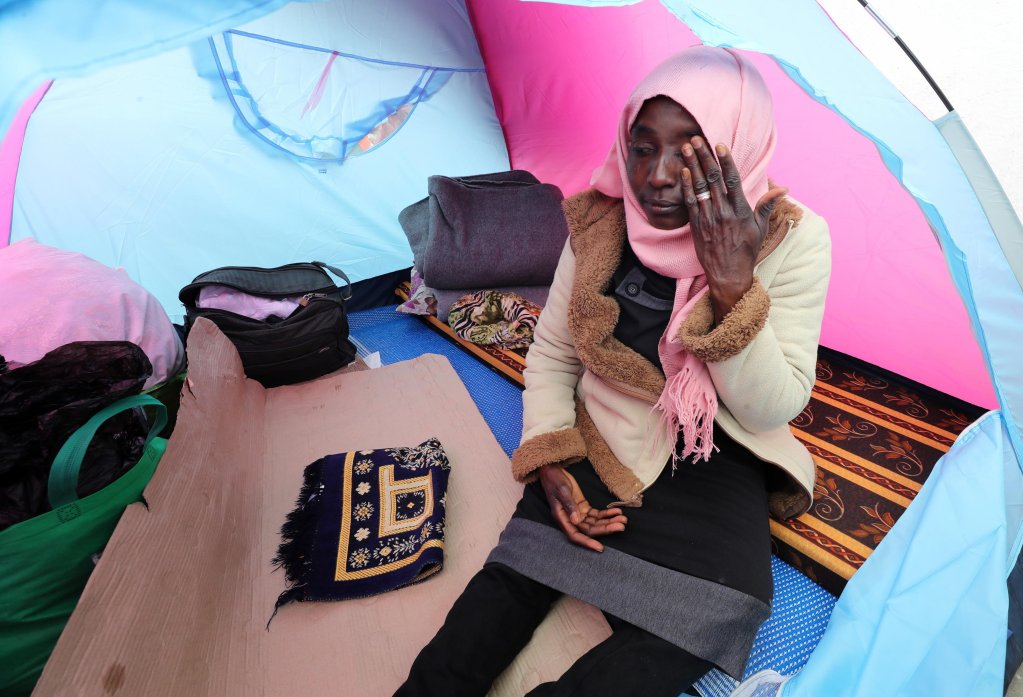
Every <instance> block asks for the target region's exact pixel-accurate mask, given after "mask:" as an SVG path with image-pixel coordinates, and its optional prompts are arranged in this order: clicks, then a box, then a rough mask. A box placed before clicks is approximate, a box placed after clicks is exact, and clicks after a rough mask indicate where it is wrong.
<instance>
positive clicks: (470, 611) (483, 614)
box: [394, 564, 713, 697]
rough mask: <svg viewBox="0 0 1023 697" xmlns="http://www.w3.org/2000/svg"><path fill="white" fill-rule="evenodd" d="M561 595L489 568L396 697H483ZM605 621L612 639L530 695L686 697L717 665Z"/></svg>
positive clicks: (463, 597)
mask: <svg viewBox="0 0 1023 697" xmlns="http://www.w3.org/2000/svg"><path fill="white" fill-rule="evenodd" d="M560 595H561V593H560V592H559V591H556V590H554V589H553V588H548V587H547V586H545V585H543V584H541V583H538V582H537V581H533V580H532V579H529V578H526V577H525V576H523V575H522V574H519V573H518V572H516V571H514V570H512V569H510V568H508V567H506V566H504V565H502V564H488V565H487V566H485V567H484V568H483V570H482V571H480V572H479V573H478V574H476V575H475V576H473V577H472V579H471V580H470V581H469V584H468V585H467V586H466V587H465V591H463V592H462V595H461V596H459V597H458V600H456V601H455V604H454V606H452V608H451V611H450V612H449V613H448V616H447V618H446V619H445V620H444V625H443V626H442V627H441V628H440V631H438V632H437V635H436V636H435V637H434V638H433V639H432V640H431V641H430V643H429V644H427V645H426V647H425V648H424V649H423V650H422V651H421V652H420V653H419V656H418V657H417V658H416V660H415V662H414V663H413V664H412V670H411V671H410V672H409V677H408V680H407V681H406V682H405V684H404V685H402V686H401V687H400V688H398V691H397V692H396V693H395V695H394V697H473V696H475V695H479V696H480V697H483V695H486V694H487V691H488V690H489V689H490V686H491V685H492V684H493V682H494V680H496V679H497V677H498V675H500V674H501V671H503V670H504V669H505V668H506V667H507V666H508V665H509V664H510V663H511V662H512V660H513V659H514V658H515V656H516V655H518V653H519V651H521V650H522V649H523V648H524V647H525V646H526V644H527V643H528V642H529V639H530V637H532V636H533V630H534V629H536V627H537V626H538V625H539V624H540V622H541V621H542V620H543V618H544V617H545V616H546V615H547V612H548V610H550V607H551V604H552V603H553V602H554V601H555V600H557V598H558V597H559V596H560ZM605 617H606V618H607V620H608V622H609V624H610V625H611V629H612V634H611V636H610V637H608V638H607V639H605V640H604V641H602V642H601V643H600V644H598V645H597V646H595V647H593V648H592V649H591V650H590V651H588V652H587V653H586V654H584V655H583V656H582V657H580V658H579V660H577V661H576V662H575V663H574V664H573V665H572V667H571V668H569V669H568V671H566V672H565V674H564V675H562V676H561V678H560V679H558V680H557V681H556V682H548V683H543V684H542V685H538V686H537V687H536V688H535V689H534V690H532V691H530V692H529V697H568V696H569V695H577V696H579V697H583V696H585V697H601V696H602V695H615V696H616V697H628V696H629V695H643V696H644V697H659V696H661V695H663V696H664V697H678V695H679V694H680V693H681V692H682V691H683V690H685V689H686V688H688V687H689V686H690V685H692V683H693V682H694V681H695V680H697V679H699V678H700V676H702V675H703V674H704V673H706V672H707V671H708V670H710V669H711V668H712V667H713V666H712V665H711V664H710V663H709V662H707V661H704V660H703V659H700V658H697V657H696V656H693V655H692V654H690V653H687V652H686V651H683V650H682V649H680V648H679V647H677V646H675V645H674V644H672V643H670V642H667V641H665V640H664V639H661V638H659V637H656V636H654V635H653V634H650V633H649V632H647V631H644V630H642V629H640V628H639V627H635V626H633V625H631V624H628V623H627V622H623V621H622V620H620V619H618V618H616V617H612V616H610V615H607V614H606V613H605Z"/></svg>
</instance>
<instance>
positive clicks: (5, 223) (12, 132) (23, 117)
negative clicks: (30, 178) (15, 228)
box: [0, 82, 51, 249]
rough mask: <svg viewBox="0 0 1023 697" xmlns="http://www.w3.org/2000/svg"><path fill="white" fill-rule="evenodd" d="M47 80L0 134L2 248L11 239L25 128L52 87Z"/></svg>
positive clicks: (0, 241) (0, 244) (0, 224)
mask: <svg viewBox="0 0 1023 697" xmlns="http://www.w3.org/2000/svg"><path fill="white" fill-rule="evenodd" d="M50 84H51V83H49V82H47V83H46V84H45V85H42V86H41V87H39V89H37V90H36V91H35V92H33V93H32V96H30V97H29V98H28V99H26V100H25V103H24V104H22V105H21V109H19V110H18V113H17V115H15V117H14V122H13V123H11V127H10V128H9V129H8V130H7V133H6V134H0V136H2V138H0V249H2V248H4V247H6V246H7V245H8V244H9V243H10V241H11V214H12V212H13V206H14V180H15V179H16V178H17V176H18V162H19V161H20V160H21V144H22V142H23V141H24V140H25V128H26V127H27V126H28V118H29V116H31V115H32V112H33V111H34V110H35V108H36V105H37V104H38V103H39V100H40V99H42V98H43V95H44V94H46V90H48V89H50Z"/></svg>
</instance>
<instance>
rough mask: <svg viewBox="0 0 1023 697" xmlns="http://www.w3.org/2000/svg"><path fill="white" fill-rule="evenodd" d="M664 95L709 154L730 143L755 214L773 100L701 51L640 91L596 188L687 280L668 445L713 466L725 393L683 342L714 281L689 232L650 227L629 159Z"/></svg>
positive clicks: (654, 263)
mask: <svg viewBox="0 0 1023 697" xmlns="http://www.w3.org/2000/svg"><path fill="white" fill-rule="evenodd" d="M658 95H664V96H666V97H669V98H670V99H672V100H674V101H675V102H677V103H678V104H681V105H682V106H683V107H685V109H686V110H688V111H689V113H690V114H692V115H693V117H694V118H695V119H696V121H697V123H699V124H700V128H701V129H702V130H703V133H704V135H705V136H706V140H707V142H708V144H709V145H710V147H714V145H716V144H717V143H724V144H725V145H727V146H728V148H729V150H730V151H731V153H732V159H733V160H734V161H735V165H736V167H737V168H738V169H739V175H740V176H741V177H742V188H743V192H744V193H745V194H746V199H747V200H748V201H749V204H750V206H755V205H756V203H757V201H758V200H759V199H760V197H761V196H763V195H764V194H765V193H767V190H768V184H767V165H768V163H769V162H770V160H771V155H772V154H773V153H774V147H775V142H776V140H777V136H776V132H775V128H774V117H773V114H772V109H771V94H770V92H768V90H767V85H766V84H764V80H763V78H762V77H761V76H760V73H758V72H757V70H756V68H754V67H753V64H752V63H750V62H749V60H748V59H746V58H745V57H743V56H742V55H741V54H739V53H737V52H735V51H732V50H730V49H723V48H712V47H709V46H697V47H693V48H689V49H686V50H685V51H682V52H681V53H679V54H677V55H675V56H672V57H671V58H669V59H668V60H666V61H664V62H663V63H661V64H660V65H659V66H657V67H656V68H654V70H653V72H651V73H650V74H649V75H648V76H647V77H646V78H645V79H644V80H643V81H642V82H640V83H639V85H638V86H637V87H636V89H635V90H634V91H633V93H632V95H631V96H630V97H629V100H628V102H626V104H625V109H624V110H623V111H622V116H621V120H620V121H619V123H618V138H617V140H616V142H615V144H614V146H613V147H612V148H611V152H610V154H609V155H608V158H607V161H606V162H605V163H604V164H603V165H601V166H600V167H599V168H597V170H596V171H594V173H593V178H592V179H591V182H590V183H591V184H592V185H593V186H594V187H596V189H597V190H598V191H600V192H601V193H603V194H606V195H607V196H612V197H615V198H622V199H624V202H625V221H626V225H627V227H628V235H629V244H630V245H631V246H632V249H633V251H634V252H635V253H636V256H637V257H639V260H640V261H642V262H643V264H644V265H645V266H646V267H647V268H649V269H652V270H654V271H656V272H657V273H659V274H661V275H663V276H668V277H670V278H676V279H678V283H677V285H676V286H675V306H674V309H673V310H672V314H671V320H670V321H669V322H668V328H667V330H666V331H665V333H664V336H662V337H661V341H660V344H659V345H658V354H659V356H660V359H661V364H662V366H663V368H664V374H665V378H666V381H665V386H664V391H663V392H662V393H661V397H660V399H659V400H658V402H657V406H656V408H658V409H660V410H661V415H662V420H663V422H664V426H665V429H666V432H667V435H668V436H669V437H670V438H671V439H672V440H675V439H676V438H677V437H678V433H679V431H681V432H682V439H683V446H684V447H683V450H682V453H681V457H683V458H686V457H689V456H690V455H693V456H694V458H693V461H694V462H695V461H698V460H699V459H700V458H703V459H704V460H707V459H709V458H710V454H711V452H712V451H713V449H714V416H715V414H716V413H717V404H718V403H717V392H716V390H715V389H714V383H713V381H712V380H711V377H710V373H709V372H708V370H707V366H706V365H705V364H704V363H703V362H702V361H701V360H700V359H698V358H696V357H695V356H693V355H692V354H690V353H689V352H688V351H686V350H685V347H683V346H682V344H681V343H680V342H679V341H678V339H677V337H678V332H679V329H680V328H681V326H682V322H683V321H684V320H685V318H686V317H687V316H688V315H689V313H690V311H691V310H692V308H693V306H694V305H695V304H696V303H697V301H698V300H700V298H702V297H703V296H704V295H705V294H706V292H707V279H706V275H705V274H704V271H703V267H702V266H701V265H700V261H699V259H698V258H697V256H696V248H695V246H694V244H693V237H692V233H691V231H690V229H689V225H688V224H687V225H685V226H683V227H681V228H679V229H677V230H659V229H657V228H655V227H654V226H653V225H651V224H650V223H649V222H648V221H647V219H646V215H645V214H644V213H643V209H642V208H640V206H639V203H638V202H637V201H636V197H635V195H634V194H633V192H632V188H631V187H630V186H629V178H628V172H627V170H626V165H625V163H626V158H627V156H628V145H629V129H630V128H631V127H632V124H633V122H634V121H635V120H636V116H637V115H638V114H639V110H640V109H641V108H642V106H643V103H644V102H645V101H646V100H648V99H650V98H652V97H656V96H658Z"/></svg>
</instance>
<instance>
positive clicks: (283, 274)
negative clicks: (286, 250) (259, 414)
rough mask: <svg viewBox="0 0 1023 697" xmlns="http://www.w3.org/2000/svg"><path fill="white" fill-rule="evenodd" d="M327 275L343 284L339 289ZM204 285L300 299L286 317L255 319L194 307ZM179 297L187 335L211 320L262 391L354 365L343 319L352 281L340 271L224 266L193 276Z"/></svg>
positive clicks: (310, 266) (309, 266)
mask: <svg viewBox="0 0 1023 697" xmlns="http://www.w3.org/2000/svg"><path fill="white" fill-rule="evenodd" d="M328 270H329V271H330V272H331V273H333V274H334V275H335V276H337V277H338V278H341V279H343V280H344V282H345V284H346V285H345V286H344V287H342V288H339V287H338V286H337V285H336V284H335V283H334V281H333V280H332V279H331V277H330V275H328V274H327V271H328ZM206 286H227V287H230V288H234V289H235V290H239V291H242V292H243V293H247V294H249V295H255V296H260V297H265V298H286V297H294V296H302V299H301V300H300V301H299V307H298V309H296V310H295V311H294V312H292V313H291V314H290V315H289V316H288V317H285V318H283V319H282V318H278V317H276V316H270V317H269V318H267V319H265V320H259V319H253V318H251V317H246V316H244V315H240V314H237V313H234V312H230V311H228V310H220V309H213V308H202V307H198V306H197V304H196V303H197V301H198V299H199V293H200V292H201V291H202V289H203V288H204V287H206ZM178 298H179V299H180V300H181V302H182V303H183V304H184V306H185V331H186V332H188V331H189V330H191V328H192V325H193V324H194V323H195V320H196V318H198V317H206V318H207V319H210V320H212V321H213V323H214V324H216V325H217V326H218V327H220V330H221V331H222V332H224V334H225V335H226V336H227V338H229V339H230V340H231V341H232V342H233V343H234V345H235V347H236V348H237V349H238V355H239V356H241V359H242V365H243V366H244V367H245V374H246V375H247V376H248V377H250V378H252V379H253V380H258V381H259V382H260V383H262V384H263V386H265V387H277V386H278V385H290V384H293V383H296V382H302V381H304V380H312V379H313V378H317V377H320V376H321V375H326V374H327V373H330V372H333V371H335V370H337V369H338V368H342V367H344V366H346V365H348V364H349V363H351V362H352V361H353V360H355V346H354V344H352V342H351V341H350V340H349V338H348V317H347V315H346V314H345V302H346V301H347V300H349V299H350V298H351V282H350V281H349V280H348V276H346V275H345V273H344V272H343V271H341V270H340V269H338V268H335V267H333V266H330V265H328V264H324V263H323V262H321V261H316V262H312V263H300V264H286V265H284V266H279V267H277V268H274V269H264V268H259V267H254V266H224V267H221V268H219V269H213V270H212V271H207V272H206V273H203V274H199V275H198V276H196V278H195V280H193V281H192V282H191V283H189V284H188V285H187V286H185V287H184V288H182V289H181V292H180V293H179V294H178Z"/></svg>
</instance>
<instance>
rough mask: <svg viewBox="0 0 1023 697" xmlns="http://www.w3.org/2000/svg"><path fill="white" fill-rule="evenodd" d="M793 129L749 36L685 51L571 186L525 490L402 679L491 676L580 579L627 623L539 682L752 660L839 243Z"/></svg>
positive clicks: (562, 685) (658, 72)
mask: <svg viewBox="0 0 1023 697" xmlns="http://www.w3.org/2000/svg"><path fill="white" fill-rule="evenodd" d="M775 140H776V137H775V128H774V122H773V117H772V108H771V97H770V94H769V93H768V91H767V88H766V86H765V84H764V82H763V79H762V78H761V76H760V75H759V73H757V71H756V69H755V68H754V67H753V66H752V64H751V63H750V62H749V61H748V60H747V59H745V58H744V57H743V56H741V55H740V54H738V53H735V52H733V51H730V50H725V49H714V48H708V47H698V48H693V49H690V50H687V51H684V52H682V53H680V54H678V55H676V56H674V57H673V58H671V59H669V60H667V61H666V62H664V63H663V64H661V65H660V66H659V67H657V68H656V69H655V70H654V71H653V72H652V73H651V74H650V75H649V76H648V77H647V78H646V79H644V80H643V81H642V82H641V83H640V84H639V86H638V87H637V88H636V89H635V91H634V92H633V94H632V96H631V97H630V98H629V100H628V103H627V104H626V106H625V109H624V111H623V113H622V116H621V120H620V123H619V129H618V134H617V140H616V142H615V144H614V147H613V148H612V150H611V154H610V156H609V157H608V159H607V162H606V163H605V164H604V165H603V166H602V167H600V168H599V169H598V170H597V171H596V172H595V174H594V178H593V184H594V188H593V189H591V190H589V191H586V192H583V193H581V194H579V195H577V196H575V197H573V198H570V199H568V200H567V201H566V202H565V212H566V215H567V218H568V223H569V229H570V232H571V235H570V240H569V244H568V245H567V246H566V248H565V251H564V253H563V255H562V258H561V261H560V264H559V266H558V271H557V275H556V277H555V279H554V284H553V286H552V288H551V294H550V299H549V301H548V304H547V307H546V308H545V310H544V312H543V314H542V315H541V318H540V322H539V324H538V326H537V328H536V333H535V343H534V344H533V346H532V348H531V349H530V352H529V355H528V357H527V360H526V366H527V367H526V371H525V377H526V391H525V394H524V428H523V440H522V444H521V446H520V447H519V448H518V450H517V451H516V452H515V454H514V456H513V458H512V463H513V470H514V474H515V476H516V477H517V478H518V479H520V480H522V481H524V482H528V484H527V486H526V488H525V492H524V494H523V497H522V500H521V501H520V502H519V505H518V508H517V509H516V511H515V514H514V516H513V518H512V520H511V521H510V522H509V523H508V526H507V527H506V528H505V530H504V532H503V533H502V535H501V539H500V542H499V544H498V546H497V547H496V548H495V549H494V550H493V552H492V553H491V555H490V557H489V558H488V560H487V563H486V565H485V566H484V568H483V570H482V571H480V572H479V573H478V574H477V575H476V576H475V577H473V579H472V580H471V581H470V582H469V584H468V586H467V587H466V589H465V591H464V592H463V594H462V595H461V597H459V599H458V600H457V601H456V602H455V605H454V607H453V608H452V609H451V611H450V613H449V614H448V616H447V619H446V621H445V623H444V625H443V627H442V628H441V629H440V631H439V632H438V633H437V635H436V637H435V638H434V639H433V640H432V641H431V642H430V643H429V644H428V645H427V646H426V647H425V648H424V649H423V651H422V652H421V653H420V655H419V657H418V658H417V659H416V661H415V663H414V664H413V666H412V670H411V673H410V675H409V678H408V681H407V682H406V683H405V685H404V686H403V687H402V688H400V689H399V690H398V693H397V694H398V695H403V696H404V695H484V694H486V692H487V691H488V690H489V688H490V686H491V684H492V682H493V681H494V680H495V679H496V678H497V676H498V675H499V674H500V673H501V671H502V670H503V669H504V668H505V667H506V666H508V665H509V664H510V662H511V661H512V660H513V659H514V658H515V656H516V654H517V653H518V652H519V651H520V650H521V649H522V648H523V647H524V646H525V645H526V643H527V642H528V641H529V639H530V636H531V635H532V633H533V630H534V629H535V628H536V627H537V625H538V624H539V623H540V622H541V621H542V620H543V618H544V616H545V615H546V614H547V612H548V610H549V609H550V607H551V604H552V603H553V602H554V601H555V600H556V599H557V598H558V597H559V596H560V595H562V594H569V595H573V596H575V597H577V598H581V599H582V600H584V601H586V602H589V603H591V604H593V605H595V606H597V607H598V608H600V609H601V610H603V611H604V614H605V616H606V617H607V620H608V622H609V624H610V625H611V629H612V633H611V636H610V637H609V638H608V639H606V640H605V641H604V642H602V643H601V644H599V645H598V646H596V647H595V648H593V649H592V650H590V651H589V652H588V653H586V654H585V655H583V656H582V657H581V658H580V659H579V660H578V661H577V662H576V663H575V664H574V665H573V666H572V667H571V668H570V669H569V670H568V671H567V672H566V673H565V674H564V675H563V676H562V677H561V678H560V679H559V680H558V681H557V682H552V683H545V684H543V685H541V686H539V687H537V688H536V689H535V690H534V691H532V692H530V695H568V694H573V695H575V694H579V695H610V694H615V695H646V696H654V695H670V696H672V697H674V696H675V695H678V694H679V693H680V692H681V691H683V690H684V689H686V688H687V687H688V686H689V685H691V684H692V683H693V682H694V681H695V680H697V679H698V678H699V677H700V676H702V675H703V674H704V673H705V672H706V671H708V670H709V669H710V668H712V667H715V666H717V667H719V668H721V669H723V670H724V671H725V672H727V673H729V674H730V675H732V676H734V677H739V676H740V675H741V673H742V671H743V668H744V666H745V664H746V661H747V660H748V658H749V652H750V649H751V646H752V643H753V638H754V634H755V633H756V631H757V628H758V627H759V626H760V624H761V623H762V622H763V621H764V620H765V619H766V618H767V617H768V616H769V614H770V603H771V597H772V592H773V585H772V579H771V565H770V563H771V549H770V536H769V531H768V515H769V512H770V513H771V514H774V515H776V516H778V517H783V518H784V517H789V516H794V515H798V514H800V513H802V512H804V511H805V510H806V509H807V508H808V507H809V505H810V503H811V500H812V491H813V484H814V465H813V461H812V460H811V458H810V455H809V453H808V452H807V451H806V449H805V448H803V447H802V446H801V445H800V444H799V443H798V441H796V440H795V438H794V437H793V436H792V434H791V433H790V432H789V430H788V422H789V420H790V419H792V418H794V417H795V416H796V415H797V414H799V412H800V411H801V410H802V409H803V407H804V406H805V405H806V403H807V401H808V400H809V398H810V390H811V387H812V386H813V382H814V371H815V363H816V353H817V342H818V338H819V335H820V326H821V318H822V316H823V311H824V296H825V292H826V289H827V284H828V277H829V273H830V265H831V264H830V241H829V237H828V232H827V226H826V224H825V223H824V221H823V220H822V219H821V218H820V217H818V216H817V215H815V214H813V213H812V212H810V211H809V210H806V209H804V208H802V207H800V206H799V205H797V204H796V203H794V202H793V201H791V200H789V199H786V198H785V197H784V194H785V191H784V190H783V189H779V188H777V187H773V186H772V185H771V184H769V183H768V179H767V167H768V164H769V163H770V160H771V155H772V153H773V152H774V148H775ZM712 144H714V149H713V150H712V149H711V148H712ZM626 511H628V512H627V513H626ZM601 541H603V542H601Z"/></svg>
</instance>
